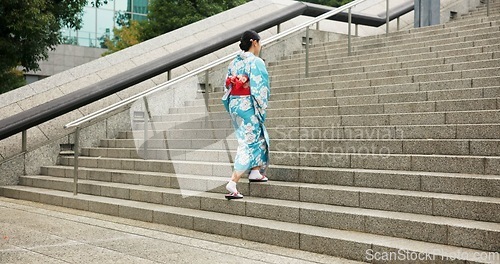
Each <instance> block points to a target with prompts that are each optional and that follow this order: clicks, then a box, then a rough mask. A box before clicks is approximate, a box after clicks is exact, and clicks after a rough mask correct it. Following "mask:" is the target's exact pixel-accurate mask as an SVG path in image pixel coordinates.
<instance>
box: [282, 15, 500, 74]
mask: <svg viewBox="0 0 500 264" xmlns="http://www.w3.org/2000/svg"><path fill="white" fill-rule="evenodd" d="M495 18H496V19H495ZM498 19H500V15H499V16H498V18H497V17H493V16H492V17H491V18H489V19H483V18H475V19H471V20H468V21H455V22H451V23H447V24H441V25H436V26H430V27H425V28H416V29H411V30H401V31H398V32H391V33H390V34H389V36H388V37H386V35H385V34H381V35H374V36H366V37H354V38H353V39H352V40H351V42H352V47H353V48H359V47H363V46H367V47H376V46H377V45H385V44H391V43H394V44H399V43H401V41H405V42H403V43H408V41H409V40H415V41H412V42H413V43H418V42H422V41H426V40H430V39H432V40H437V39H443V38H447V37H454V36H466V35H470V34H474V30H478V31H479V32H481V30H482V29H484V28H487V27H495V26H496V25H498ZM457 33H458V34H460V35H458V34H457ZM346 47H347V40H345V39H344V40H339V41H334V42H325V43H319V44H315V45H312V46H311V47H310V51H311V52H316V51H321V50H332V49H338V48H340V49H345V48H346ZM303 52H304V51H303V50H302V51H298V52H296V53H303ZM285 58H287V57H285ZM288 58H289V57H288ZM273 65H274V63H273Z"/></svg>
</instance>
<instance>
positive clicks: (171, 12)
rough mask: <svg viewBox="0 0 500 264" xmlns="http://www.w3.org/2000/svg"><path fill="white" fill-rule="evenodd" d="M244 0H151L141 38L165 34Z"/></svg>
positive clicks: (237, 4) (244, 0)
mask: <svg viewBox="0 0 500 264" xmlns="http://www.w3.org/2000/svg"><path fill="white" fill-rule="evenodd" d="M246 2H247V0H152V1H151V3H150V5H149V14H148V20H149V22H148V23H145V24H144V27H143V31H142V33H141V40H147V39H150V38H153V37H156V36H159V35H162V34H165V33H167V32H170V31H172V30H175V29H178V28H181V27H183V26H186V25H189V24H191V23H194V22H196V21H199V20H202V19H204V18H207V17H210V16H213V15H215V14H217V13H220V12H222V11H225V10H228V9H231V8H233V7H236V6H239V5H241V4H244V3H246Z"/></svg>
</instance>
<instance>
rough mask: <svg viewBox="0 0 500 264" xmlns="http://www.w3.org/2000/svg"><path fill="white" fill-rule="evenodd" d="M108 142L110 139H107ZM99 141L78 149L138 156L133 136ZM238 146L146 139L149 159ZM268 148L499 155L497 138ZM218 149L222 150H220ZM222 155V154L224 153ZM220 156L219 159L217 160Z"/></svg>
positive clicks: (303, 142)
mask: <svg viewBox="0 0 500 264" xmlns="http://www.w3.org/2000/svg"><path fill="white" fill-rule="evenodd" d="M108 141H112V139H110V140H108ZM115 141H116V142H113V143H110V142H103V145H115V146H116V147H114V148H108V147H105V146H101V147H96V148H82V150H81V153H82V155H83V156H92V157H110V158H140V157H142V155H143V149H142V147H141V146H136V143H135V141H134V140H133V139H119V140H115ZM237 147H238V142H237V141H236V139H235V138H234V136H232V137H230V138H229V139H191V138H186V139H164V138H162V139H150V140H148V149H149V150H150V151H151V152H150V153H149V155H150V156H148V157H149V158H151V159H161V160H164V159H172V160H194V161H196V160H202V161H227V160H229V159H228V155H229V154H231V155H232V156H233V157H234V153H233V151H235V150H236V148H237ZM270 150H271V151H272V152H274V151H279V152H283V151H291V152H300V151H306V152H318V153H387V154H426V155H432V154H435V155H471V156H500V139H292V138H286V139H273V144H271V148H270ZM220 152H222V153H220ZM224 154H226V155H224ZM221 159H222V160H221Z"/></svg>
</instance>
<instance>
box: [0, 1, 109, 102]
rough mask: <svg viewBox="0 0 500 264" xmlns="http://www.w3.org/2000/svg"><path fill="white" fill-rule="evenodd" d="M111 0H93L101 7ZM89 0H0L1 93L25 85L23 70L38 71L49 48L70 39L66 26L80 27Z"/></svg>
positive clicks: (94, 4) (94, 3)
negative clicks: (65, 33) (64, 35)
mask: <svg viewBox="0 0 500 264" xmlns="http://www.w3.org/2000/svg"><path fill="white" fill-rule="evenodd" d="M108 1H112V0H95V1H90V3H91V4H92V5H93V6H97V7H99V6H101V5H103V4H105V3H107V2H108ZM85 4H87V0H22V1H20V0H2V1H1V2H0V58H1V59H0V93H1V92H6V91H9V90H12V89H15V88H17V87H19V86H22V85H23V84H24V77H23V75H22V74H19V73H20V72H19V70H16V69H17V68H18V67H20V68H22V69H23V70H24V71H32V70H33V71H37V70H39V69H40V67H39V64H38V62H39V61H41V60H46V59H47V57H48V51H49V50H53V49H55V47H56V45H58V44H60V43H63V42H68V40H67V39H66V40H64V39H63V38H62V37H61V34H60V30H61V28H63V27H69V28H74V29H80V26H81V23H82V15H83V13H82V11H83V7H84V6H85Z"/></svg>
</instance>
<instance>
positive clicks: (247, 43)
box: [240, 30, 260, 51]
mask: <svg viewBox="0 0 500 264" xmlns="http://www.w3.org/2000/svg"><path fill="white" fill-rule="evenodd" d="M254 40H257V41H259V40H260V36H259V34H257V32H255V31H253V30H247V31H245V32H244V33H243V35H241V39H240V49H242V50H243V51H248V50H249V49H250V47H251V46H252V41H254Z"/></svg>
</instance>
